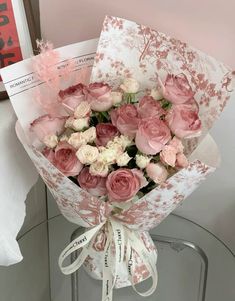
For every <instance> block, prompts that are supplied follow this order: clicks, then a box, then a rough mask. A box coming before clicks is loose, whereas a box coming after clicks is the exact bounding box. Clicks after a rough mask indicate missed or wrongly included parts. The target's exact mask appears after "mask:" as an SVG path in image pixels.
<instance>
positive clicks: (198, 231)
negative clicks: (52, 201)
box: [0, 215, 235, 301]
mask: <svg viewBox="0 0 235 301" xmlns="http://www.w3.org/2000/svg"><path fill="white" fill-rule="evenodd" d="M77 228H78V227H77V225H75V224H71V223H69V222H68V221H67V220H66V219H65V218H64V217H62V216H61V215H57V216H54V217H52V218H50V220H48V221H46V222H43V223H41V224H39V225H38V226H36V227H34V228H32V229H31V230H29V231H28V232H27V233H25V234H24V235H23V236H22V237H20V238H19V243H20V247H21V250H22V253H23V256H24V260H23V261H22V262H21V263H19V264H17V265H14V266H11V267H0V291H1V298H0V300H1V301H16V300H17V301H78V300H79V301H98V300H101V282H100V281H97V280H94V279H91V278H90V277H89V276H88V275H87V274H86V272H85V271H84V270H83V269H82V268H81V269H80V270H79V271H78V273H76V274H74V275H73V277H71V276H65V275H63V274H62V273H61V272H60V270H59V267H58V256H59V254H60V252H61V251H62V250H63V248H64V247H65V246H66V245H67V244H68V243H69V242H70V240H71V235H72V234H73V233H74V235H76V233H75V232H74V231H76V229H77ZM47 234H48V235H47ZM151 235H152V237H153V240H154V241H155V243H156V246H157V249H158V253H159V256H158V265H157V267H158V272H159V285H158V288H157V290H156V292H155V293H154V294H153V295H152V296H150V297H147V298H144V300H149V301H153V300H158V301H171V300H172V301H189V300H190V301H221V300H226V301H234V300H235V285H234V283H235V257H234V254H233V253H232V252H231V250H229V249H228V247H226V246H225V245H224V244H223V243H222V242H221V241H220V240H218V239H217V238H216V237H215V236H214V235H212V234H211V233H209V232H208V231H207V230H205V229H203V228H202V227H200V226H198V225H196V224H194V223H193V222H191V221H189V220H186V219H184V218H182V217H179V216H176V215H170V216H169V217H168V218H167V219H166V220H165V221H164V222H163V223H162V224H160V225H159V226H158V227H157V228H155V229H154V230H153V231H152V232H151ZM141 285H143V286H145V285H148V283H147V281H146V282H145V283H143V284H141ZM119 300H125V301H132V300H133V301H134V300H135V301H140V300H143V298H142V297H140V296H138V295H137V294H136V293H135V292H134V291H133V290H132V288H130V287H127V288H123V289H118V290H115V291H114V301H119Z"/></svg>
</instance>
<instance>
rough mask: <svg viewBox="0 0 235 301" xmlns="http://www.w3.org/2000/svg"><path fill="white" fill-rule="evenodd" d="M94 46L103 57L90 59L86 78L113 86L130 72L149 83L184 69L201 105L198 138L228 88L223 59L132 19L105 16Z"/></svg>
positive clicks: (224, 100)
mask: <svg viewBox="0 0 235 301" xmlns="http://www.w3.org/2000/svg"><path fill="white" fill-rule="evenodd" d="M117 24H121V26H118V25H117ZM97 51H98V54H100V53H102V60H100V59H98V60H95V63H94V66H93V70H92V75H91V81H105V82H108V83H110V84H111V85H112V86H118V85H119V84H120V82H121V81H122V80H123V78H124V77H128V76H134V77H135V78H136V79H137V80H139V82H140V83H141V88H143V89H146V88H148V89H150V88H152V87H154V86H156V84H157V79H158V78H159V77H160V78H161V79H162V80H164V79H165V77H166V75H167V74H168V73H174V74H179V73H184V74H185V75H186V76H187V78H188V80H189V82H190V84H191V86H192V88H193V90H194V91H195V92H196V95H195V98H196V101H197V102H198V104H199V106H200V118H201V120H202V126H203V131H204V132H203V135H202V136H201V139H202V138H203V137H204V136H205V134H206V133H207V131H208V130H209V129H210V128H211V127H212V125H213V123H214V121H215V120H216V119H217V118H218V117H219V115H220V113H221V111H222V110H223V109H224V107H225V105H226V103H227V101H228V99H229V96H230V94H231V82H232V72H231V71H230V70H229V69H228V68H227V67H225V66H224V65H223V64H222V63H220V62H218V61H216V60H215V59H214V58H212V57H210V56H208V55H206V54H204V53H202V52H201V51H199V50H197V49H195V48H193V47H191V46H189V45H188V44H186V43H184V42H181V41H179V40H177V39H174V38H172V37H170V36H167V35H165V34H163V33H161V32H158V31H156V30H153V29H151V28H149V27H146V26H143V25H139V24H136V23H135V22H131V21H128V20H124V19H120V18H117V17H111V16H107V17H106V18H105V21H104V25H103V30H102V32H101V36H100V40H99V45H98V49H97ZM195 147H196V145H194V148H195ZM192 150H193V148H192V144H191V151H192Z"/></svg>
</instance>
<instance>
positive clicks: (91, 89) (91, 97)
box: [84, 83, 113, 112]
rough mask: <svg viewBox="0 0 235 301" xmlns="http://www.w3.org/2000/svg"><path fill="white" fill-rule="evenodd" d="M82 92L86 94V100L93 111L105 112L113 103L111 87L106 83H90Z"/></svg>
mask: <svg viewBox="0 0 235 301" xmlns="http://www.w3.org/2000/svg"><path fill="white" fill-rule="evenodd" d="M84 92H85V94H86V100H87V101H88V102H89V103H90V105H91V109H92V110H93V111H96V112H105V111H108V110H109V109H110V108H111V107H112V105H113V103H112V96H111V88H110V87H109V85H107V84H104V83H92V84H90V85H89V86H88V87H87V88H86V89H85V90H84Z"/></svg>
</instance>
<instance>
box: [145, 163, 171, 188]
mask: <svg viewBox="0 0 235 301" xmlns="http://www.w3.org/2000/svg"><path fill="white" fill-rule="evenodd" d="M146 172H147V175H148V177H149V178H150V179H152V180H153V181H154V182H155V183H156V184H161V183H163V182H165V181H166V179H167V177H168V172H167V170H166V168H165V166H164V165H163V164H161V163H156V164H154V163H149V164H148V165H147V167H146Z"/></svg>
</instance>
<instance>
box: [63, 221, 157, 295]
mask: <svg viewBox="0 0 235 301" xmlns="http://www.w3.org/2000/svg"><path fill="white" fill-rule="evenodd" d="M105 224H106V225H107V229H108V231H107V240H106V244H105V247H104V252H103V285H102V286H103V289H102V301H112V296H113V288H114V286H115V283H116V280H117V277H118V274H119V270H120V269H121V267H122V263H124V262H126V265H127V269H128V279H129V281H130V283H131V285H132V287H133V289H134V290H135V291H136V292H137V293H138V294H139V295H141V296H143V297H147V296H150V295H151V294H152V293H153V292H154V291H155V289H156V288H157V282H158V274H157V269H156V261H157V253H156V252H155V253H154V256H153V255H152V254H151V253H150V251H149V250H148V249H147V248H146V246H145V244H144V243H143V241H142V239H141V237H140V233H139V232H138V231H132V230H130V229H128V228H127V227H125V226H123V225H122V224H121V223H118V222H116V221H115V220H114V219H112V218H109V219H108V220H106V221H105V222H103V223H101V224H99V225H98V226H95V227H94V228H92V229H90V230H88V231H86V232H85V233H83V234H82V235H80V236H79V237H77V238H76V239H74V240H73V241H72V242H71V243H70V244H69V245H68V246H67V247H66V248H65V249H64V250H63V252H62V253H61V254H60V257H59V267H60V269H61V271H62V273H64V274H65V275H69V274H72V273H74V272H75V271H77V270H78V269H79V268H80V267H81V266H82V264H83V263H84V261H85V260H86V258H87V256H88V255H89V250H90V249H91V248H92V246H93V244H94V241H95V238H96V235H97V234H98V232H99V230H101V228H102V227H103V226H104V225H105ZM112 243H114V246H115V256H114V255H113V254H112V252H111V246H112ZM79 249H81V252H80V254H79V256H78V257H77V259H76V260H75V261H74V262H73V263H71V264H69V265H68V266H63V262H64V261H65V259H66V258H67V257H68V256H70V255H71V254H72V253H73V252H75V251H77V250H79ZM133 250H134V251H135V252H136V253H137V254H138V255H139V257H140V259H141V260H142V262H143V263H144V265H145V266H146V268H147V270H148V272H149V277H151V278H152V286H151V287H150V288H149V289H148V290H147V291H145V292H139V291H138V290H137V289H136V287H135V284H134V280H133V276H134V268H135V261H134V260H133ZM113 256H114V257H115V265H114V266H115V268H114V275H113V273H112V265H113Z"/></svg>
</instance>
